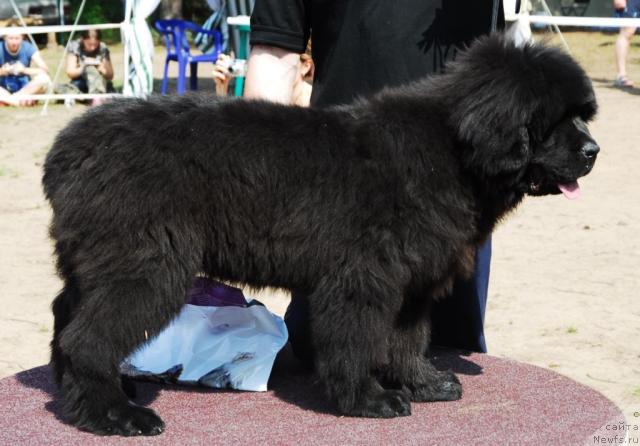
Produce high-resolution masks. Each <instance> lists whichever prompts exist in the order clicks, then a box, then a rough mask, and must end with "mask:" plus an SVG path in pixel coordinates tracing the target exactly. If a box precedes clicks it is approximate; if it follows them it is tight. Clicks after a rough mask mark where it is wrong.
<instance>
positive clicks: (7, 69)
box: [0, 63, 11, 76]
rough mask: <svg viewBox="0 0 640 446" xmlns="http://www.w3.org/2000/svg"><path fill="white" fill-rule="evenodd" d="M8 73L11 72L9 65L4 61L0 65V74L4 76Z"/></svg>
mask: <svg viewBox="0 0 640 446" xmlns="http://www.w3.org/2000/svg"><path fill="white" fill-rule="evenodd" d="M8 74H11V65H10V64H8V63H5V64H4V65H2V66H1V67H0V76H6V75H8Z"/></svg>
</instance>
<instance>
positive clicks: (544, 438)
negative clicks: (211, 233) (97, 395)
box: [0, 352, 624, 446]
mask: <svg viewBox="0 0 640 446" xmlns="http://www.w3.org/2000/svg"><path fill="white" fill-rule="evenodd" d="M281 356H284V358H280V359H279V361H278V364H277V365H276V368H275V370H274V373H273V374H272V380H271V382H270V388H271V389H272V390H270V391H269V392H266V393H250V392H235V391H216V390H206V389H205V390H203V389H191V388H184V387H170V386H159V385H155V384H147V383H144V384H138V398H137V400H136V402H138V403H140V404H144V405H149V406H150V407H152V408H153V409H155V410H156V411H157V412H158V413H159V414H160V416H162V418H163V419H164V421H165V422H166V425H167V430H166V432H165V433H163V434H162V435H160V436H157V437H137V438H130V439H127V440H124V439H123V438H122V437H97V436H94V435H91V434H88V433H84V432H80V431H78V430H76V429H75V428H73V427H71V426H69V425H67V424H65V423H64V422H63V421H62V419H61V414H60V411H59V408H60V405H59V403H58V401H57V400H56V397H55V394H56V390H55V386H54V384H53V383H52V379H51V376H50V373H49V369H48V367H46V366H43V367H38V368H35V369H31V370H27V371H25V372H22V373H18V374H17V375H14V376H11V377H9V378H5V379H3V380H0V444H2V445H5V444H6V445H16V444H18V445H21V444H30V445H49V444H51V445H66V444H81V445H83V446H88V445H93V444H96V445H108V444H123V443H126V444H134V445H135V444H145V445H156V444H158V445H159V444H166V445H183V444H206V445H215V444H237V445H244V444H265V445H288V444H291V445H294V444H295V445H305V446H306V445H345V444H367V445H379V444H380V445H403V444H416V445H418V444H429V445H438V444H443V445H453V444H455V445H464V444H474V445H476V444H520V445H524V444H536V445H541V444H553V445H581V444H584V445H587V444H602V442H603V441H605V443H606V439H613V437H614V436H615V435H616V433H618V431H612V430H611V429H607V426H612V425H614V424H618V423H621V422H623V420H624V417H623V415H622V413H621V412H620V410H619V409H618V408H617V407H616V406H615V405H614V404H613V403H612V402H611V401H609V400H608V399H606V398H605V397H604V396H602V395H601V394H600V393H598V392H596V391H595V390H593V389H590V388H588V387H585V386H583V385H580V384H578V383H576V382H575V381H572V380H570V379H569V378H566V377H563V376H561V375H559V374H557V373H555V372H553V371H549V370H545V369H541V368H539V367H535V366H531V365H526V364H521V363H518V362H514V361H510V360H505V359H499V358H495V357H492V356H488V355H479V354H471V355H467V356H465V355H462V354H459V353H452V352H447V353H442V354H440V355H439V356H438V357H437V358H435V361H436V364H437V366H438V367H439V368H450V369H452V370H453V371H454V372H456V373H457V374H458V377H459V378H460V381H461V382H462V384H463V386H464V395H463V397H462V399H461V400H460V401H455V402H443V403H413V405H412V415H411V416H410V417H403V418H395V419H386V420H381V419H363V418H349V417H342V416H339V415H337V414H336V413H335V411H334V408H333V406H332V405H331V404H329V403H327V402H326V400H325V398H324V396H323V393H322V390H321V389H320V388H319V387H318V385H317V384H316V383H315V382H314V379H313V376H312V375H310V374H308V373H307V372H305V371H304V370H302V369H301V368H300V366H299V365H298V364H297V363H296V362H295V361H293V360H292V359H291V358H289V357H287V354H285V355H281ZM596 437H597V439H596ZM603 439H604V440H603ZM610 443H611V441H609V442H608V443H606V444H610Z"/></svg>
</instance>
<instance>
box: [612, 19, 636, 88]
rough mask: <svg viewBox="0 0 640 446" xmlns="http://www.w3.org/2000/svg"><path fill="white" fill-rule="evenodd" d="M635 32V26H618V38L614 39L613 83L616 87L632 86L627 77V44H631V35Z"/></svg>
mask: <svg viewBox="0 0 640 446" xmlns="http://www.w3.org/2000/svg"><path fill="white" fill-rule="evenodd" d="M635 32H636V29H635V28H620V33H618V38H617V39H616V70H617V74H616V80H615V85H616V86H618V87H632V86H633V82H631V80H629V78H628V77H627V67H626V65H627V55H628V53H629V46H630V45H631V37H633V35H634V33H635Z"/></svg>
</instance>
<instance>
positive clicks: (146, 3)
mask: <svg viewBox="0 0 640 446" xmlns="http://www.w3.org/2000/svg"><path fill="white" fill-rule="evenodd" d="M159 4H160V0H127V2H126V5H125V8H126V9H125V21H124V23H123V29H122V35H123V39H124V44H125V51H126V53H125V58H126V60H125V64H128V67H129V68H128V73H127V74H128V75H127V79H126V81H125V84H124V91H123V93H124V94H125V95H134V96H142V95H146V94H149V93H151V91H152V90H153V39H152V37H151V31H150V30H149V27H148V26H147V22H146V19H147V17H149V16H150V15H151V13H152V12H153V11H155V9H156V8H157V7H158V5H159Z"/></svg>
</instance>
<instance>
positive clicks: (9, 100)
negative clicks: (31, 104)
mask: <svg viewBox="0 0 640 446" xmlns="http://www.w3.org/2000/svg"><path fill="white" fill-rule="evenodd" d="M0 104H5V105H20V100H18V99H16V98H15V97H14V96H13V95H12V94H11V92H10V91H8V90H6V89H5V88H3V87H0Z"/></svg>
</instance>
